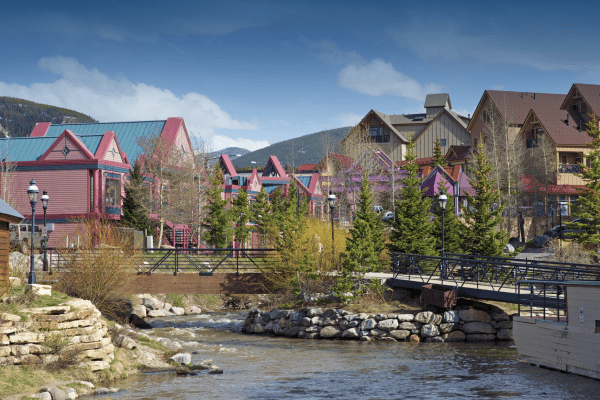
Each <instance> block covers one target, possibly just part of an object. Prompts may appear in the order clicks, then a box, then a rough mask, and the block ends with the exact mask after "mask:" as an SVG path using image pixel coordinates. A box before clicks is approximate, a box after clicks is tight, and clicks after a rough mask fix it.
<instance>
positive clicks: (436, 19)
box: [0, 1, 600, 150]
mask: <svg viewBox="0 0 600 400" xmlns="http://www.w3.org/2000/svg"><path fill="white" fill-rule="evenodd" d="M2 14H3V17H2V24H0V37H1V39H0V59H1V63H0V71H1V74H0V96H12V97H22V98H25V99H28V100H32V101H36V102H41V103H47V104H52V105H56V106H61V107H67V108H72V109H75V110H77V111H80V112H83V113H86V114H88V115H90V116H92V117H94V118H96V119H98V120H99V121H102V122H111V121H136V120H154V119H165V118H168V117H183V118H184V119H185V121H186V124H187V127H188V130H189V131H190V133H191V134H193V135H196V136H198V137H201V138H203V139H204V140H205V141H207V142H208V143H211V147H212V149H214V150H218V149H220V148H223V147H228V146H232V145H238V146H241V147H246V148H248V149H251V150H253V149H257V148H260V147H264V146H266V145H268V144H272V143H275V142H278V141H282V140H286V139H290V138H294V137H298V136H302V135H305V134H309V133H313V132H316V131H320V130H324V129H332V128H337V127H341V126H348V125H353V124H355V123H357V122H358V121H359V120H360V118H362V117H363V116H364V115H366V113H367V112H368V111H369V110H370V109H375V110H378V111H382V112H384V113H388V114H403V113H408V112H419V111H422V110H424V109H423V108H422V106H423V101H424V98H425V95H426V94H428V93H439V92H447V93H449V94H450V99H451V101H452V106H453V109H454V110H455V111H457V112H460V113H463V114H467V113H472V112H473V111H474V109H475V107H476V106H477V102H478V101H479V99H480V98H481V95H482V94H483V91H484V90H486V89H504V90H515V91H527V92H538V93H566V92H567V91H568V89H569V88H570V86H571V84H572V83H574V82H581V83H594V84H598V83H600V53H599V52H597V51H596V50H597V48H598V46H599V44H600V43H598V42H599V40H600V35H599V32H598V30H599V26H600V23H599V21H598V20H599V18H600V17H599V16H600V6H598V5H595V4H592V3H590V2H569V3H567V2H564V1H561V2H551V1H544V2H527V1H520V2H514V3H513V2H511V1H504V2H493V3H491V4H488V2H482V1H477V2H459V3H457V2H414V1H411V2H401V1H394V2H377V1H373V2H364V1H362V2H358V1H343V2H333V1H329V2H325V1H314V2H298V1H295V2H287V1H252V2H250V1H248V2H246V1H233V2H205V1H187V2H186V1H170V2H149V1H148V2H142V1H118V2H113V1H87V2H80V1H78V2H29V1H18V2H8V4H4V5H3V10H2Z"/></svg>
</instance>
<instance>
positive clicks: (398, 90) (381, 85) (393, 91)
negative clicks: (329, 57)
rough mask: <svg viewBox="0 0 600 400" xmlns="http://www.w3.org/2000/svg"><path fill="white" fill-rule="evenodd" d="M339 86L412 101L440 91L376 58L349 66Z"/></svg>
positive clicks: (345, 68)
mask: <svg viewBox="0 0 600 400" xmlns="http://www.w3.org/2000/svg"><path fill="white" fill-rule="evenodd" d="M338 84H339V85H340V86H342V87H345V88H347V89H351V90H354V91H356V92H359V93H362V94H368V95H370V96H381V95H384V94H388V95H392V96H401V97H405V98H408V99H412V100H424V99H425V96H426V95H427V94H428V93H435V92H439V91H440V89H441V88H440V86H439V85H435V84H428V85H422V84H420V83H419V82H417V81H416V80H414V79H413V78H410V77H408V76H406V75H404V74H403V73H402V72H399V71H396V70H395V69H394V67H393V65H392V63H386V62H385V61H383V60H382V59H379V58H376V59H374V60H373V61H371V62H370V63H369V64H349V65H347V66H346V67H344V68H343V69H342V70H341V71H340V73H339V74H338Z"/></svg>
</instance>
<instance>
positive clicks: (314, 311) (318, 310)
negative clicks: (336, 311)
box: [306, 307, 323, 318]
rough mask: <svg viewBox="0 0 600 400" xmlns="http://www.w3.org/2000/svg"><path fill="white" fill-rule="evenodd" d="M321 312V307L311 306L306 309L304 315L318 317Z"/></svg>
mask: <svg viewBox="0 0 600 400" xmlns="http://www.w3.org/2000/svg"><path fill="white" fill-rule="evenodd" d="M321 314H323V310H322V309H321V307H311V308H309V309H307V310H306V316H307V317H309V318H312V317H318V316H319V315H321Z"/></svg>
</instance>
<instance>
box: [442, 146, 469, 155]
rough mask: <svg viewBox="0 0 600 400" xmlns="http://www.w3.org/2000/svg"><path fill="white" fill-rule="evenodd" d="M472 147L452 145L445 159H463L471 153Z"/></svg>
mask: <svg viewBox="0 0 600 400" xmlns="http://www.w3.org/2000/svg"><path fill="white" fill-rule="evenodd" d="M470 150H471V146H457V145H452V146H450V148H449V149H448V151H447V152H446V156H445V158H454V157H461V156H464V155H467V154H468V153H470Z"/></svg>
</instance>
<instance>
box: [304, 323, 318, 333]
mask: <svg viewBox="0 0 600 400" xmlns="http://www.w3.org/2000/svg"><path fill="white" fill-rule="evenodd" d="M320 331H321V327H320V326H316V325H313V326H309V327H308V328H306V333H314V332H320Z"/></svg>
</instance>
